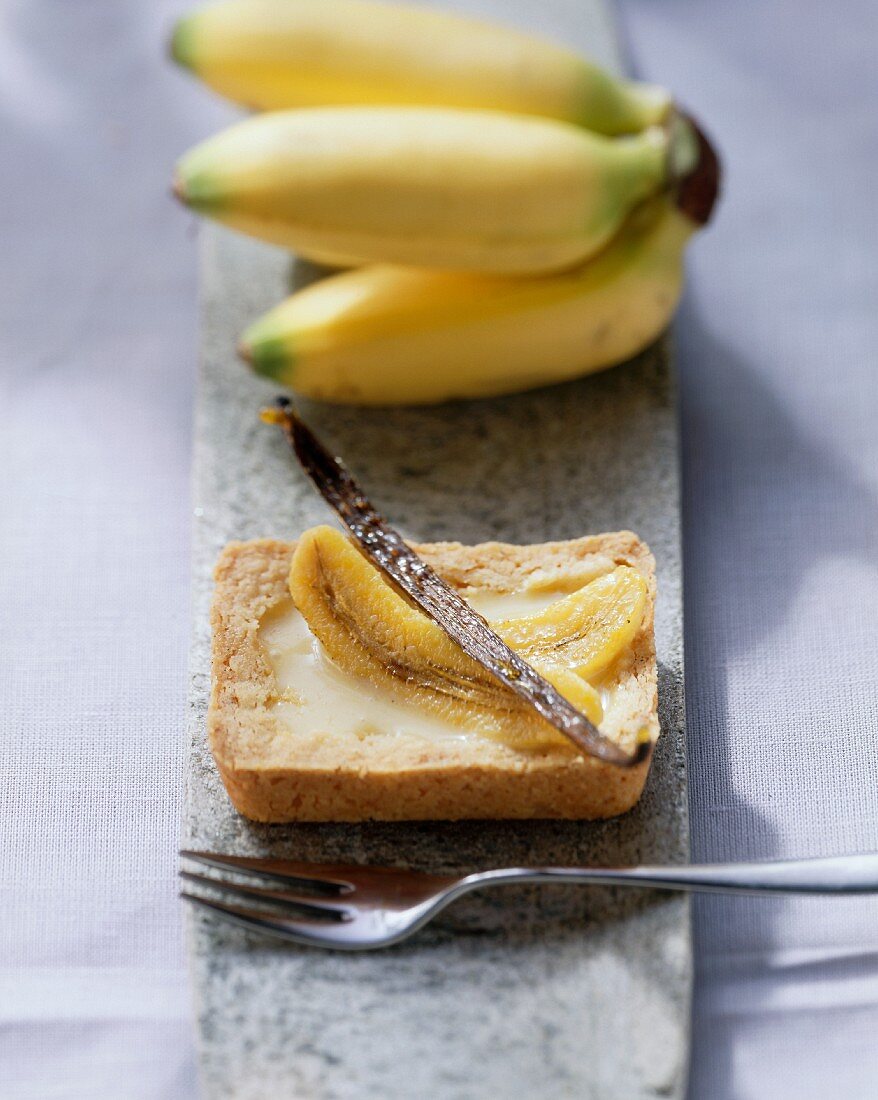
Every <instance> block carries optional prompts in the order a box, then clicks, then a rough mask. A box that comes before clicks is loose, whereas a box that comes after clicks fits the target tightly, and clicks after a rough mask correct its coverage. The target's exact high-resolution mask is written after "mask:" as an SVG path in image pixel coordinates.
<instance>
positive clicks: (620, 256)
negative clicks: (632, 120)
mask: <svg viewBox="0 0 878 1100" xmlns="http://www.w3.org/2000/svg"><path fill="white" fill-rule="evenodd" d="M697 227H698V226H697V224H696V222H695V221H693V220H691V219H690V218H689V217H687V216H686V215H685V214H684V213H683V212H682V211H681V210H680V209H678V208H677V206H676V205H675V204H674V202H673V200H672V199H671V198H670V197H662V198H659V199H656V200H653V201H652V202H651V203H648V204H646V205H645V206H644V207H643V208H642V209H640V210H638V211H637V212H636V213H635V214H634V215H633V216H632V218H631V219H629V221H628V223H626V225H625V226H624V228H623V229H622V231H621V232H620V234H619V235H618V236H617V237H616V239H615V240H614V241H613V242H612V243H611V244H610V245H609V246H608V247H607V248H606V249H605V250H604V251H603V252H602V253H601V254H600V255H599V256H597V257H595V259H593V260H591V261H590V262H589V263H587V264H584V265H583V266H581V267H579V268H577V269H576V270H573V271H568V272H564V273H562V274H559V275H551V276H547V277H544V278H539V279H503V278H497V277H493V278H491V277H484V276H483V277H478V276H471V275H449V274H441V273H435V272H426V271H417V270H412V269H407V268H400V267H389V266H374V267H367V268H361V269H358V270H356V271H348V272H344V273H343V274H340V275H334V276H331V277H329V278H327V279H324V280H323V281H322V282H318V283H315V284H314V285H312V286H310V287H307V288H306V289H305V290H302V291H299V292H298V293H296V294H294V295H292V297H290V298H288V299H287V300H286V301H284V302H282V303H281V304H280V305H279V306H277V307H276V308H274V309H273V310H271V311H270V312H268V313H267V314H265V315H264V316H263V317H262V318H261V319H260V320H258V321H256V322H255V323H254V324H253V325H252V326H251V327H250V328H249V329H248V330H247V331H246V332H245V334H244V336H243V339H242V342H241V345H240V349H239V350H240V352H241V354H242V356H243V357H244V358H245V359H246V360H248V361H249V362H250V363H251V364H252V366H253V367H254V369H255V370H256V371H257V372H258V373H259V374H262V375H265V376H266V377H269V378H272V379H274V380H276V381H277V382H280V383H281V384H283V385H286V386H289V387H290V388H291V389H293V390H296V391H297V392H298V393H300V394H302V395H303V396H306V397H311V398H314V399H317V400H321V401H329V402H336V403H340V404H353V405H357V404H360V405H419V404H433V403H436V402H440V401H447V400H451V399H454V398H472V397H486V396H492V395H495V394H503V393H512V392H516V391H519V390H526V389H530V388H532V387H534V386H543V385H548V384H550V383H554V382H561V381H564V380H566V379H570V378H574V377H576V376H578V375H583V374H589V373H591V372H593V371H597V370H601V369H603V368H605V367H610V366H613V365H614V364H616V363H619V362H622V361H623V360H625V359H628V358H630V357H631V356H633V355H635V354H636V353H637V352H639V351H641V350H642V349H643V348H645V347H646V346H647V345H648V344H649V343H651V342H652V341H653V340H654V339H656V337H657V336H658V335H659V334H660V333H661V332H662V331H663V330H664V328H665V326H666V325H667V324H668V322H669V320H670V318H671V315H672V314H673V311H674V308H675V306H676V303H677V300H678V297H679V294H680V289H681V285H682V278H683V263H682V260H683V251H684V246H685V244H686V241H687V240H688V239H689V237H690V236H691V234H692V233H693V232H694V231H695V230H696V229H697Z"/></svg>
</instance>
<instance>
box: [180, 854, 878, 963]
mask: <svg viewBox="0 0 878 1100" xmlns="http://www.w3.org/2000/svg"><path fill="white" fill-rule="evenodd" d="M180 855H181V856H183V857H184V858H185V859H188V860H195V861H196V862H198V863H203V864H207V865H208V866H209V867H215V868H219V869H222V870H224V871H232V872H235V873H236V874H239V875H242V876H254V877H256V878H257V879H259V880H261V881H263V882H266V883H272V884H273V885H267V884H266V885H262V886H257V885H253V884H248V883H241V882H229V881H228V880H226V879H218V878H214V877H212V876H208V875H202V874H195V873H193V872H191V871H181V872H180V875H181V877H182V878H183V879H185V880H186V881H187V882H191V883H196V884H198V885H199V886H207V887H211V888H213V889H217V890H222V891H224V892H225V893H227V894H231V895H232V896H233V897H235V898H240V899H244V900H246V899H250V898H252V899H257V900H259V901H262V902H268V903H269V904H271V905H275V906H276V907H277V908H276V909H275V910H274V911H272V910H271V909H264V908H251V907H250V906H248V905H237V904H231V903H229V902H224V901H219V900H214V899H213V898H208V897H205V896H204V895H201V894H190V893H186V892H183V893H182V894H181V897H183V898H185V899H186V900H187V901H191V902H193V903H195V904H196V905H198V906H201V907H203V908H204V909H208V910H212V911H213V912H215V913H220V914H222V915H223V916H224V917H228V918H229V919H230V920H233V921H235V922H236V923H238V924H242V925H244V926H245V927H247V928H250V929H253V930H256V931H260V932H266V933H268V934H270V935H273V936H279V937H280V938H281V939H285V940H291V941H292V942H293V943H298V944H305V945H308V946H311V947H328V948H333V949H335V950H341V951H366V950H369V949H371V948H376V947H388V946H390V945H391V944H394V943H399V942H400V940H404V939H406V937H408V936H410V935H411V934H412V933H413V932H416V931H417V930H418V929H419V928H423V926H424V925H425V924H426V923H427V922H428V921H429V920H431V919H432V918H433V917H434V916H435V915H436V914H437V913H438V912H439V911H440V910H442V909H444V908H445V907H446V906H447V905H449V904H450V903H451V902H452V901H454V900H455V899H456V898H459V897H461V896H462V895H463V894H468V893H469V892H470V891H471V890H478V889H481V888H482V887H484V886H501V885H505V884H507V883H513V882H519V883H520V882H538V883H547V882H554V883H559V882H571V883H580V884H583V883H585V884H591V885H596V884H601V885H612V886H640V887H651V888H653V889H659V890H683V891H687V892H705V893H723V894H869V893H876V892H878V854H875V853H870V854H866V855H853V856H834V857H830V858H826V859H798V860H784V861H779V862H773V863H725V864H715V865H701V866H698V865H684V866H678V867H511V868H502V869H499V870H494V871H478V872H476V873H474V874H469V875H431V874H426V873H424V872H421V871H408V870H405V869H403V868H397V867H366V866H357V865H353V864H332V863H296V862H292V861H289V860H281V859H257V858H252V857H249V856H233V855H221V854H218V853H214V852H193V851H183V852H181V853H180Z"/></svg>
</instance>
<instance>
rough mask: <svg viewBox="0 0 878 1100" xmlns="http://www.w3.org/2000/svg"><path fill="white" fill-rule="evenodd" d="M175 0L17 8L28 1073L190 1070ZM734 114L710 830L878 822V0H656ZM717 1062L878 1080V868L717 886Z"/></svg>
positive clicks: (13, 182) (13, 783)
mask: <svg viewBox="0 0 878 1100" xmlns="http://www.w3.org/2000/svg"><path fill="white" fill-rule="evenodd" d="M181 6H184V5H181V4H179V3H171V2H156V0H153V2H152V3H148V4H143V3H140V4H138V3H134V2H129V3H122V2H121V0H116V2H111V0H67V2H66V3H61V2H58V0H55V2H51V0H7V3H6V5H5V6H4V8H3V11H2V14H0V135H2V136H0V150H2V153H0V196H2V204H0V226H2V237H0V239H2V242H3V245H2V253H0V255H2V264H3V272H2V281H0V461H2V477H0V540H2V545H0V554H2V558H0V563H2V569H0V621H2V623H3V630H2V635H0V699H2V701H3V705H2V709H0V725H2V738H0V783H2V805H3V813H4V819H5V820H4V825H3V830H2V837H0V887H2V902H0V904H2V914H3V920H2V926H0V945H2V946H0V1016H2V1027H0V1065H2V1070H0V1080H2V1082H3V1083H2V1085H0V1094H2V1095H3V1097H7V1096H8V1097H13V1098H16V1100H18V1098H24V1097H28V1098H31V1097H33V1098H39V1100H48V1098H51V1097H63V1098H65V1100H66V1098H82V1100H94V1098H103V1097H108V1098H114V1100H115V1098H121V1100H129V1098H131V1100H135V1098H136V1100H140V1098H142V1100H154V1098H162V1100H179V1098H188V1097H191V1096H194V1095H195V1088H196V1086H195V1072H194V1059H193V1053H192V1035H191V1025H190V1022H189V1014H190V1008H189V997H188V989H187V984H186V978H185V971H184V957H183V948H182V943H181V931H180V913H179V909H178V905H177V902H176V898H175V882H174V873H175V869H176V860H175V848H176V835H177V829H178V815H179V808H180V793H181V786H182V746H183V733H182V716H183V711H184V697H185V687H186V647H187V641H188V634H189V605H188V591H187V584H188V558H187V555H188V545H187V540H188V529H189V507H190V505H189V463H190V420H191V409H192V378H193V372H194V360H195V330H196V309H195V298H196V280H195V254H194V249H193V246H192V238H193V231H192V229H193V227H192V222H191V219H190V218H189V217H188V216H187V215H186V214H184V213H183V212H181V211H180V210H179V209H178V208H177V207H176V206H175V205H174V204H173V202H172V200H171V199H170V197H169V196H168V190H167V181H168V173H169V166H170V165H171V163H172V162H173V160H174V159H175V158H176V156H177V155H178V154H179V153H181V152H182V151H183V150H184V149H185V148H186V147H187V146H188V145H190V144H192V143H193V142H194V141H195V140H197V139H198V138H199V137H200V136H202V135H205V134H207V133H208V132H210V131H211V130H213V129H215V128H217V126H218V125H219V124H220V123H221V122H222V121H223V120H224V119H226V118H229V117H232V113H231V111H229V110H228V109H227V108H225V107H223V106H221V105H220V104H219V103H218V102H217V101H216V100H214V99H212V98H211V97H210V96H209V95H208V94H207V93H206V92H203V91H202V90H200V89H199V88H198V87H196V86H195V85H194V84H193V83H192V82H190V81H189V80H188V79H187V78H186V77H185V76H183V75H181V74H179V73H177V72H175V71H174V70H173V69H172V68H171V67H170V66H168V65H165V64H164V63H163V62H162V59H161V52H160V45H161V41H162V38H163V36H164V34H165V33H166V30H167V27H168V26H169V24H170V22H171V20H172V18H173V15H174V12H175V10H178V9H179V8H180V7H181ZM623 11H624V14H625V16H626V19H627V26H628V30H629V33H630V39H631V42H632V47H633V50H634V53H635V56H636V59H637V62H638V64H639V67H640V69H641V71H642V72H643V73H644V74H645V75H646V76H648V77H649V78H651V79H654V80H658V81H661V82H663V83H668V84H670V85H671V86H672V87H673V88H674V89H675V90H676V91H677V93H678V95H679V97H680V98H681V99H682V101H683V102H685V103H688V104H690V105H692V106H693V107H697V109H698V112H699V113H700V115H701V116H702V117H703V119H704V121H705V122H706V123H707V124H708V125H709V126H710V128H711V129H712V131H714V132H715V133H716V135H717V136H718V138H719V143H720V145H721V147H722V150H723V153H724V155H725V159H726V164H727V177H726V178H727V195H726V199H725V201H724V203H723V205H722V207H721V209H720V211H719V215H718V218H717V221H716V223H715V226H714V227H713V228H712V229H711V230H710V232H709V233H708V234H705V235H704V236H703V237H702V238H701V239H699V241H697V242H696V244H695V245H694V247H693V249H692V262H691V268H690V271H691V288H692V289H691V290H690V292H689V295H688V299H687V302H686V305H685V307H684V309H683V312H682V316H681V320H680V324H679V326H678V341H679V348H680V354H679V359H680V364H681V368H682V376H683V386H682V392H683V420H684V428H685V444H684V454H683V461H684V478H685V509H686V511H685V535H686V541H685V556H686V585H687V587H686V601H687V602H686V629H687V668H688V700H689V737H690V764H691V777H692V824H693V854H694V856H695V857H696V858H699V859H732V858H743V857H761V856H764V857H771V856H789V855H804V854H807V853H831V852H843V851H851V850H858V849H867V848H874V847H875V846H876V842H878V793H876V791H878V787H876V778H878V777H876V770H878V769H876V763H875V759H876V758H875V754H874V751H873V747H872V746H873V739H874V734H875V732H876V725H878V723H876V719H875V701H876V686H875V681H876V669H878V636H876V626H875V624H876V621H878V564H876V563H878V555H876V549H878V492H876V480H878V430H876V424H878V383H876V378H875V371H876V356H878V308H876V307H878V264H876V252H878V224H876V222H878V215H876V209H878V204H876V201H875V180H876V178H878V143H876V141H875V111H876V105H878V104H876V86H875V83H874V79H875V78H874V47H875V42H876V40H878V6H876V5H875V4H874V3H872V2H871V0H859V2H851V0H849V2H846V3H844V4H842V5H828V4H820V3H817V2H816V0H807V2H800V3H798V4H792V3H787V2H784V0H774V2H764V3H762V4H727V3H723V2H722V0H712V2H708V0H626V2H625V3H624V8H623ZM696 945H697V957H696V958H697V985H696V996H695V1006H694V1015H695V1053H694V1062H693V1087H692V1095H693V1097H694V1098H695V1100H701V1098H711V1100H712V1098H718V1100H722V1098H732V1097H734V1098H742V1097H743V1098H753V1100H756V1098H762V1097H765V1096H771V1097H772V1098H773V1100H785V1098H787V1097H789V1098H790V1100H810V1098H814V1100H817V1098H820V1100H824V1098H826V1097H833V1098H834V1097H845V1098H847V1097H854V1098H859V1097H871V1096H873V1095H876V1093H878V1042H876V1035H878V905H876V904H875V903H874V902H872V901H845V902H821V901H814V900H801V901H791V902H779V901H748V900H740V901H729V900H713V901H710V902H709V903H700V904H699V905H698V906H697V911H696Z"/></svg>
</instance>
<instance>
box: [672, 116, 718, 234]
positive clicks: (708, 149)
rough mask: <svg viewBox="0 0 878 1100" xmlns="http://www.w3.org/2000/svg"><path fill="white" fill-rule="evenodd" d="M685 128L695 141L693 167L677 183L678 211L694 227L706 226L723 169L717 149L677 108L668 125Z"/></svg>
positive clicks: (688, 117)
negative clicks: (692, 223)
mask: <svg viewBox="0 0 878 1100" xmlns="http://www.w3.org/2000/svg"><path fill="white" fill-rule="evenodd" d="M681 124H682V125H683V126H685V128H686V130H687V131H688V134H687V140H688V141H692V140H694V147H695V148H694V156H693V157H692V158H691V159H692V160H694V166H693V167H692V168H691V169H689V170H688V171H686V169H685V168H683V170H682V174H681V175H680V177H679V179H678V180H677V181H676V186H675V191H676V202H677V207H678V209H679V210H681V211H682V213H683V214H685V215H686V217H687V218H689V219H690V220H691V221H693V222H695V224H696V225H698V226H702V225H707V223H708V222H709V221H710V218H711V215H712V214H713V209H714V207H715V206H716V201H717V199H718V197H719V192H720V180H721V178H722V167H721V164H720V159H719V156H718V155H717V152H716V150H715V149H714V147H713V145H712V144H711V142H710V139H709V138H708V137H707V134H705V132H704V131H703V130H702V129H701V127H700V126H699V125H698V123H697V122H696V121H695V119H694V118H693V117H692V116H691V115H690V114H687V113H686V112H685V111H680V110H679V109H677V110H676V111H675V119H674V120H672V121H671V122H670V123H669V125H670V126H675V125H677V126H679V125H681ZM690 163H691V162H690Z"/></svg>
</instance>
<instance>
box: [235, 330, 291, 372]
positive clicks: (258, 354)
mask: <svg viewBox="0 0 878 1100" xmlns="http://www.w3.org/2000/svg"><path fill="white" fill-rule="evenodd" d="M238 355H239V356H240V357H241V359H243V360H244V362H245V363H246V364H247V365H248V366H249V367H250V368H251V369H252V370H253V371H254V372H255V373H256V374H259V375H261V376H262V377H263V378H270V379H271V380H272V381H273V382H280V383H281V384H282V385H283V384H284V383H285V382H286V381H288V378H289V370H290V367H291V366H292V361H291V357H290V354H289V351H288V349H287V347H286V345H285V344H284V342H283V341H282V340H278V339H272V338H268V339H262V338H259V337H258V336H256V335H255V334H253V335H251V334H250V333H249V332H245V333H244V335H243V336H242V337H241V339H240V340H239V341H238Z"/></svg>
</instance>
